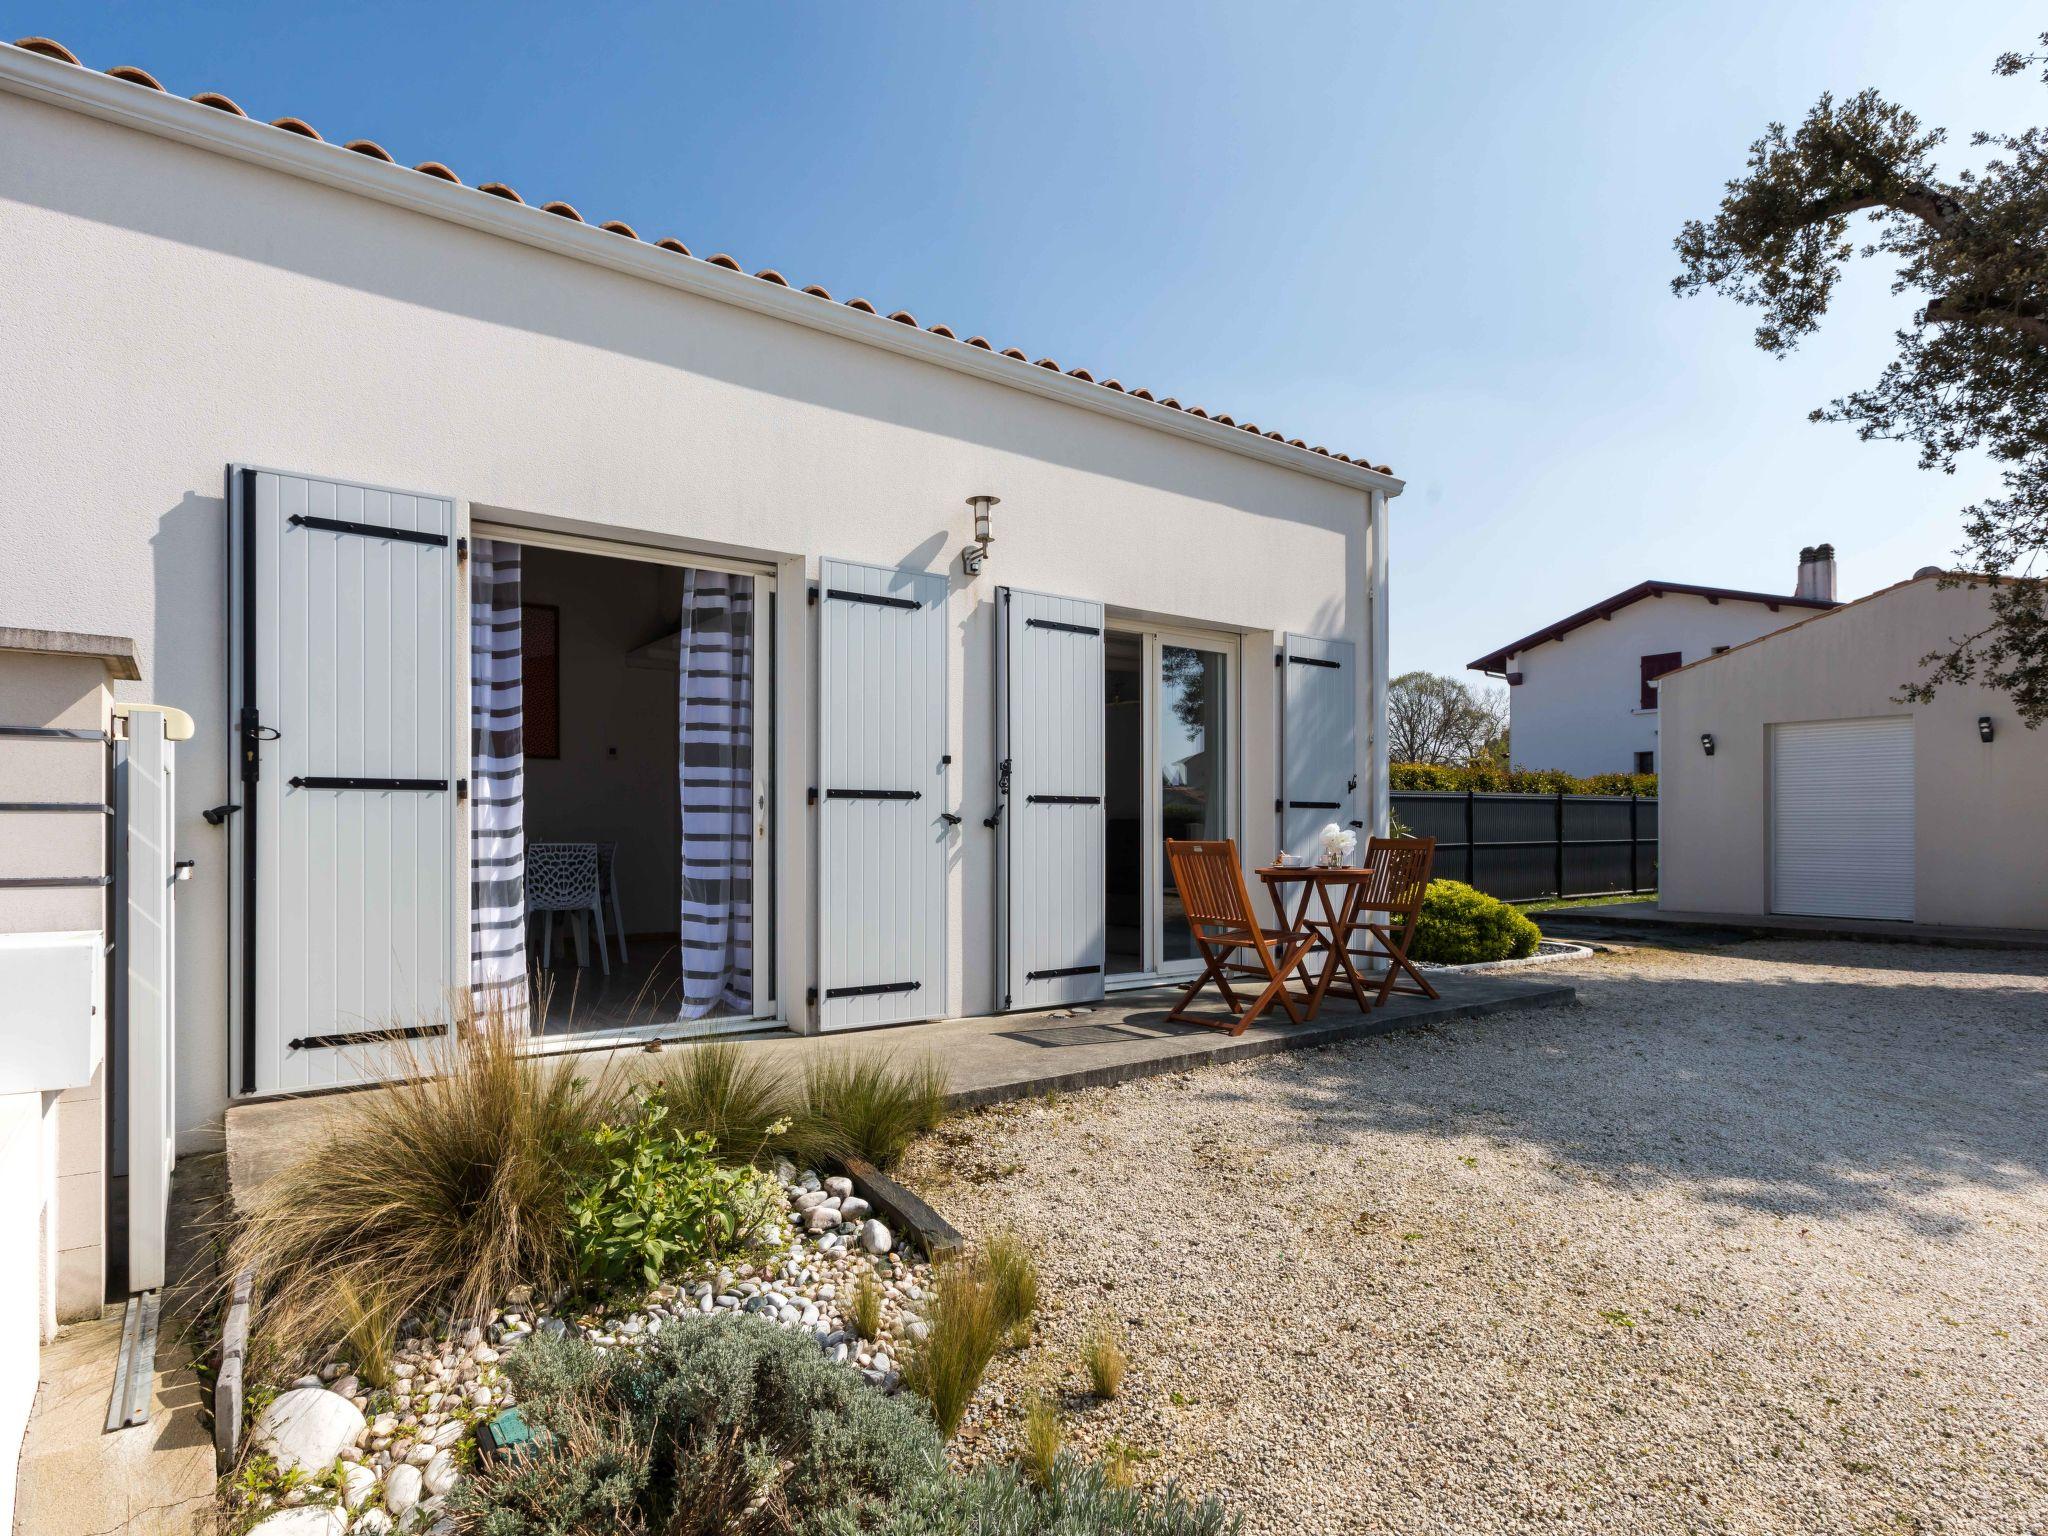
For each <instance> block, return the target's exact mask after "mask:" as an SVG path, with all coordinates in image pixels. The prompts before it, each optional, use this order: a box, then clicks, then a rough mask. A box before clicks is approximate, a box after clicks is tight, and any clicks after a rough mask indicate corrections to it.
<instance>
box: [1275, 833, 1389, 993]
mask: <svg viewBox="0 0 2048 1536" xmlns="http://www.w3.org/2000/svg"><path fill="white" fill-rule="evenodd" d="M1258 875H1259V879H1260V880H1262V881H1264V882H1265V886H1266V891H1267V893H1268V894H1269V895H1270V896H1271V897H1272V898H1273V915H1274V916H1275V917H1277V918H1278V919H1279V920H1280V926H1281V927H1282V928H1283V929H1290V930H1291V931H1293V932H1295V933H1302V932H1307V933H1312V934H1314V935H1315V936H1316V940H1317V942H1318V943H1319V944H1320V945H1321V946H1322V949H1323V972H1322V975H1320V976H1316V977H1311V976H1310V975H1309V973H1308V957H1307V956H1304V957H1303V958H1302V959H1301V960H1300V961H1299V962H1297V963H1296V965H1295V967H1294V970H1295V974H1296V975H1298V976H1299V977H1301V980H1302V984H1303V985H1304V986H1306V987H1307V988H1308V998H1307V1002H1308V1017H1310V1018H1311V1019H1312V1018H1314V1017H1315V1016H1316V1010H1317V1009H1319V1008H1321V1007H1322V1006H1323V998H1324V996H1325V994H1327V993H1328V992H1329V990H1330V988H1331V986H1332V985H1333V984H1335V983H1336V982H1337V978H1338V973H1339V972H1340V971H1341V972H1342V973H1343V982H1342V986H1343V988H1344V989H1345V990H1347V991H1349V992H1350V994H1351V997H1352V1000H1353V1001H1354V1002H1356V1003H1357V1004H1358V1009H1359V1012H1361V1013H1364V1012H1366V1011H1367V1010H1368V1009H1370V1008H1371V1007H1372V993H1373V992H1374V991H1376V990H1377V987H1376V986H1375V985H1373V984H1370V983H1368V982H1367V981H1366V979H1365V978H1364V977H1363V976H1361V975H1359V973H1358V968H1357V967H1356V966H1355V965H1353V964H1352V963H1351V932H1352V929H1353V928H1354V927H1356V926H1357V916H1358V893H1359V890H1360V889H1361V888H1362V887H1363V886H1364V885H1365V883H1366V882H1367V881H1368V880H1370V879H1371V878H1372V871H1371V870H1369V869H1361V868H1358V867H1356V866H1354V865H1349V864H1342V865H1338V866H1337V867H1335V868H1330V867H1328V866H1325V865H1319V864H1273V865H1268V866H1266V867H1265V868H1263V869H1261V870H1260V871H1259V872H1258ZM1296 889H1298V891H1299V894H1298V895H1297V896H1296V897H1295V902H1294V918H1293V921H1292V923H1291V924H1290V922H1289V920H1288V916H1287V898H1288V895H1289V893H1290V891H1293V890H1296Z"/></svg>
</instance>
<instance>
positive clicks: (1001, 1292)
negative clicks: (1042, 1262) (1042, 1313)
mask: <svg viewBox="0 0 2048 1536" xmlns="http://www.w3.org/2000/svg"><path fill="white" fill-rule="evenodd" d="M981 1262H982V1263H983V1264H984V1265H985V1266H986V1267H987V1271H988V1277H989V1283H990V1284H992V1285H993V1286H994V1287H995V1292H996V1306H997V1307H998V1308H1000V1309H1001V1311H1002V1314H1003V1326H1004V1327H1005V1328H1006V1329H1008V1330H1009V1332H1010V1338H1011V1342H1012V1343H1013V1344H1016V1345H1022V1344H1023V1343H1024V1342H1025V1340H1027V1339H1028V1338H1029V1337H1030V1335H1031V1315H1032V1314H1033V1313H1034V1312H1036V1311H1037V1310H1038V1261H1037V1260H1036V1259H1034V1258H1033V1257H1032V1256H1031V1250H1030V1249H1029V1248H1026V1247H1025V1246H1024V1242H1023V1239H1021V1238H1020V1237H1018V1236H1017V1234H1016V1233H1014V1232H998V1233H996V1234H994V1235H993V1236H992V1237H990V1238H989V1240H988V1241H987V1242H985V1243H983V1244H982V1247H981Z"/></svg>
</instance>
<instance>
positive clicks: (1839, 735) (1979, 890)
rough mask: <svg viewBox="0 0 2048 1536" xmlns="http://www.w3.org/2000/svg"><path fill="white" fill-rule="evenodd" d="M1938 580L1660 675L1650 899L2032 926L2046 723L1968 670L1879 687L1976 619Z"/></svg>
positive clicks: (1931, 575)
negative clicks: (1916, 690) (1961, 678)
mask: <svg viewBox="0 0 2048 1536" xmlns="http://www.w3.org/2000/svg"><path fill="white" fill-rule="evenodd" d="M1937 577H1938V573H1936V572H1933V571H1925V572H1922V573H1921V574H1920V575H1918V576H1915V577H1914V578H1913V579H1912V580H1910V581H1905V582H1901V583H1899V584H1898V585H1897V586H1892V587H1886V588H1885V589H1884V590H1882V591H1880V592H1874V593H1872V594H1871V595H1870V596H1868V597H1865V598H1859V599H1858V600H1857V601H1855V602H1853V603H1849V604H1846V605H1845V606H1843V607H1841V608H1838V609H1836V610H1835V611H1834V612H1832V613H1827V614H1823V615H1818V616H1816V617H1813V618H1809V619H1807V620H1805V621H1804V622H1802V623H1798V624H1794V625H1792V626H1791V627H1789V628H1786V629H1781V630H1778V631H1776V632H1775V633H1773V634H1770V635H1766V636H1764V637H1763V638H1762V639H1760V640H1755V641H1752V642H1751V643H1749V644H1747V645H1741V646H1736V647H1734V648H1733V649H1731V650H1729V651H1728V652H1726V653H1725V654H1723V655H1720V656H1715V657H1711V658H1709V659H1707V660H1705V661H1702V662H1699V663H1696V664H1693V665H1688V666H1686V667H1683V668H1681V669H1680V670H1678V671H1676V672H1673V673H1670V674H1669V675H1667V676H1665V677H1663V678H1661V679H1660V680H1659V682H1658V693H1659V694H1660V695H1661V697H1662V704H1663V708H1662V714H1663V718H1664V731H1665V734H1664V765H1663V777H1662V779H1661V781H1660V782H1659V786H1658V788H1659V792H1660V795H1661V798H1662V805H1661V808H1660V813H1661V823H1662V825H1661V831H1662V837H1663V847H1662V890H1661V893H1660V896H1659V903H1660V905H1662V906H1664V907H1666V908H1669V909H1671V910H1673V911H1686V912H1716V913H1734V914H1742V915H1749V914H1758V913H1773V912H1775V913H1788V914H1795V915H1803V916H1822V917H1856V918H1887V919H1892V920H1896V921H1898V922H1902V923H1905V922H1920V923H1940V924H1961V925H1966V926H1973V927H1990V928H2035V929H2048V814H2043V807H2044V806H2048V730H2027V729H2025V728H2024V727H2023V726H2022V725H2021V724H2020V722H2019V720H2018V719H2016V718H2015V717H2014V714H2013V708H2012V701H2011V700H2010V699H2009V698H2007V697H2006V696H2005V695H2004V694H2002V693H1998V692H1995V691H1993V690H1991V689H1988V688H1983V687H1978V686H1975V685H1969V686H1945V687H1942V688H1940V689H1938V690H1937V691H1936V693H1935V696H1934V702H1933V703H1931V704H1924V705H1921V704H1902V703H1900V702H1899V700H1898V695H1899V692H1900V689H1901V687H1902V686H1903V685H1904V684H1906V683H1909V682H1913V681H1916V680H1918V679H1920V678H1922V677H1924V676H1925V675H1926V674H1927V671H1928V668H1927V667H1926V666H1925V665H1923V663H1922V658H1923V657H1925V656H1927V655H1929V654H1930V653H1933V652H1937V651H1941V650H1944V649H1946V648H1947V647H1948V646H1949V645H1950V644H1951V643H1952V642H1953V641H1955V640H1958V639H1961V638H1962V637H1964V636H1967V635H1972V634H1975V633H1977V632H1979V631H1981V630H1982V629H1983V628H1984V627H1985V625H1986V624H1987V623H1989V622H1990V596H1989V593H1988V591H1987V590H1986V589H1985V588H1983V587H1943V586H1941V585H1940V583H1939V581H1938V579H1937Z"/></svg>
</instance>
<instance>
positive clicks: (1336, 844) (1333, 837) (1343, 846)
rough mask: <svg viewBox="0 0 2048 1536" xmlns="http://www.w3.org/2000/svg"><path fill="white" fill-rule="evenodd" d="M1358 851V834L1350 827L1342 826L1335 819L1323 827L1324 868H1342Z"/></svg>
mask: <svg viewBox="0 0 2048 1536" xmlns="http://www.w3.org/2000/svg"><path fill="white" fill-rule="evenodd" d="M1357 851H1358V834H1357V833H1356V832H1354V831H1352V830H1351V829H1350V828H1349V827H1340V826H1338V825H1337V823H1335V822H1334V821H1333V822H1331V823H1330V824H1329V825H1328V826H1327V827H1325V828H1323V858H1322V864H1323V868H1325V869H1341V868H1343V867H1344V866H1345V865H1346V864H1349V863H1350V862H1351V855H1352V854H1354V853H1356V852H1357Z"/></svg>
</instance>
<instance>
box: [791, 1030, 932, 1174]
mask: <svg viewBox="0 0 2048 1536" xmlns="http://www.w3.org/2000/svg"><path fill="white" fill-rule="evenodd" d="M803 1105H804V1108H805V1110H806V1112H807V1113H808V1114H809V1115H811V1116H813V1117H815V1119H816V1120H817V1122H818V1123H820V1124H821V1125H823V1126H825V1127H827V1128H829V1131H830V1133H831V1136H832V1138H833V1144H834V1145H835V1147H836V1148H837V1149H838V1151H839V1153H840V1155H842V1156H855V1157H864V1158H866V1159H867V1160H868V1161H869V1162H871V1163H873V1164H874V1165H875V1166H876V1167H877V1168H892V1167H894V1166H895V1164H896V1160H897V1159H898V1158H900V1157H901V1156H902V1155H903V1152H904V1149H905V1148H906V1147H908V1146H909V1145H910V1143H911V1142H912V1141H914V1140H916V1139H917V1138H918V1137H919V1136H922V1135H924V1134H925V1133H926V1132H927V1131H930V1130H933V1129H934V1128H936V1127H937V1125H938V1124H939V1122H940V1121H941V1120H943V1119H944V1118H945V1116H946V1074H945V1071H944V1069H943V1068H941V1067H940V1066H939V1064H938V1063H937V1061H935V1060H934V1059H933V1058H931V1057H930V1056H923V1057H919V1058H918V1059H917V1060H916V1061H914V1062H912V1063H911V1064H910V1065H908V1066H899V1065H898V1064H897V1061H896V1059H895V1058H894V1057H893V1056H890V1055H888V1054H885V1053H882V1052H879V1051H862V1052H857V1053H855V1052H846V1053H841V1054H837V1055H831V1056H824V1057H819V1058H817V1059H815V1060H813V1061H810V1062H808V1063H806V1064H805V1067H804V1079H803Z"/></svg>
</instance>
